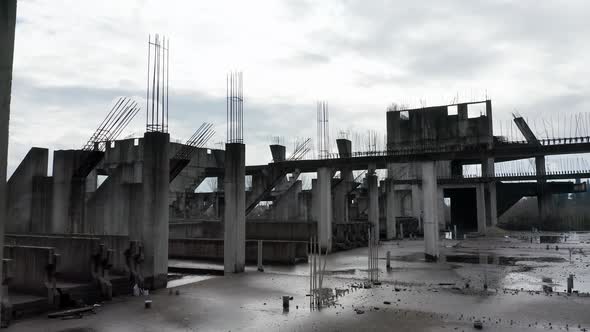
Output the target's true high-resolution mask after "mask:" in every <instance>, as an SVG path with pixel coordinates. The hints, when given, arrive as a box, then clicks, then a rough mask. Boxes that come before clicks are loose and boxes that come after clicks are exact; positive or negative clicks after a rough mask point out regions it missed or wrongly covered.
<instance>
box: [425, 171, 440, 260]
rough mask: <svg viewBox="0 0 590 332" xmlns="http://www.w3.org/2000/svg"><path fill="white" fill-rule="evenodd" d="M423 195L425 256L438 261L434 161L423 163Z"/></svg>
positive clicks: (436, 190) (436, 193) (436, 192)
mask: <svg viewBox="0 0 590 332" xmlns="http://www.w3.org/2000/svg"><path fill="white" fill-rule="evenodd" d="M422 197H423V203H424V245H425V251H424V256H425V257H426V259H427V260H434V261H436V260H437V259H438V256H439V248H438V237H439V235H438V202H439V199H438V189H437V181H436V168H435V164H434V162H433V161H427V162H423V163H422Z"/></svg>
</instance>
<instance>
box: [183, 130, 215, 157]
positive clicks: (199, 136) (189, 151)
mask: <svg viewBox="0 0 590 332" xmlns="http://www.w3.org/2000/svg"><path fill="white" fill-rule="evenodd" d="M211 128H213V124H211V123H207V122H204V123H203V124H201V126H200V127H199V129H197V130H196V131H195V132H194V134H193V135H192V136H191V137H190V138H189V139H188V140H187V141H186V143H185V144H184V145H183V146H182V148H180V149H179V150H178V152H176V154H175V155H174V157H173V159H187V160H190V159H191V157H192V155H193V154H194V153H195V151H196V150H197V149H198V148H202V147H204V146H205V144H207V142H209V140H210V139H211V137H213V135H215V130H213V129H211Z"/></svg>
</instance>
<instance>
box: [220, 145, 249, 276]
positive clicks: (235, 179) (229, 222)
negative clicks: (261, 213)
mask: <svg viewBox="0 0 590 332" xmlns="http://www.w3.org/2000/svg"><path fill="white" fill-rule="evenodd" d="M224 181H225V182H224V187H225V214H224V228H225V233H224V241H223V266H224V271H225V273H240V272H244V266H245V262H246V145H244V144H240V143H228V144H226V145H225V179H224Z"/></svg>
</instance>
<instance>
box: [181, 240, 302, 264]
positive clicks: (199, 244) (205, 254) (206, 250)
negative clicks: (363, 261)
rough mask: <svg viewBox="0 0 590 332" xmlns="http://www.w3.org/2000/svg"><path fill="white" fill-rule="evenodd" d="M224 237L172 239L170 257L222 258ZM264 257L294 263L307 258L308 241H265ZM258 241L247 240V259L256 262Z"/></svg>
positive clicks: (278, 261)
mask: <svg viewBox="0 0 590 332" xmlns="http://www.w3.org/2000/svg"><path fill="white" fill-rule="evenodd" d="M223 242H224V241H223V240H222V239H171V240H170V247H169V254H170V258H184V259H208V260H221V259H223V257H224V245H223ZM262 249H263V250H262V259H263V261H266V262H276V263H283V264H294V263H295V262H296V261H297V260H305V259H306V258H307V242H296V241H263V245H262ZM257 250H258V241H246V244H245V252H244V254H245V260H247V261H249V262H256V260H257Z"/></svg>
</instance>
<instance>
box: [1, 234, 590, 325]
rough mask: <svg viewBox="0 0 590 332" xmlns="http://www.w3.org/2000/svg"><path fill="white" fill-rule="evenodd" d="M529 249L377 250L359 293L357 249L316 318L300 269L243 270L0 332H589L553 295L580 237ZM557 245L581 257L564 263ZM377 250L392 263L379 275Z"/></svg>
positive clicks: (574, 307) (575, 309)
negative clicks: (338, 292)
mask: <svg viewBox="0 0 590 332" xmlns="http://www.w3.org/2000/svg"><path fill="white" fill-rule="evenodd" d="M535 241H536V240H535V238H534V239H533V243H530V239H528V238H527V234H525V233H522V234H515V233H512V234H510V235H509V237H503V236H501V237H496V238H493V239H491V238H479V239H470V240H466V241H460V242H457V241H441V245H442V246H443V247H442V248H441V253H442V254H443V255H441V257H444V258H443V261H442V262H438V263H426V262H424V259H423V254H421V252H422V250H423V245H424V244H423V242H422V241H421V240H415V241H408V240H404V241H400V242H399V244H398V242H385V243H383V244H382V245H381V247H380V280H382V284H381V285H377V286H373V287H372V288H369V289H364V288H360V287H359V286H360V285H361V284H362V283H363V281H364V278H365V277H366V263H367V257H366V249H365V248H360V249H356V250H351V251H347V252H340V253H336V254H333V255H330V256H329V258H328V265H327V266H328V267H327V270H328V271H329V273H328V274H327V276H326V279H325V281H324V283H325V284H326V287H329V288H337V289H347V290H348V291H349V292H348V293H346V294H345V295H343V296H341V297H339V298H337V299H336V301H335V304H334V305H333V306H331V307H328V308H324V309H322V310H320V311H318V310H315V311H313V310H310V309H309V298H308V297H306V296H305V295H306V294H307V293H308V291H309V279H308V278H307V275H306V274H307V268H308V266H307V264H299V265H297V266H295V267H287V266H266V267H265V271H266V272H264V273H260V272H255V271H253V270H252V269H251V268H248V269H247V272H246V273H244V274H238V275H233V276H229V277H212V276H209V277H206V278H199V277H196V279H195V280H200V281H198V282H195V283H191V284H187V285H183V286H178V287H175V288H174V290H178V291H179V295H174V292H173V294H172V295H170V294H169V290H167V289H164V290H160V291H157V292H154V293H152V294H151V295H150V296H149V298H150V299H151V300H153V304H152V306H153V307H152V309H144V304H143V301H144V300H145V299H146V298H145V297H123V298H117V299H115V300H113V301H111V302H110V303H106V304H105V305H104V306H102V307H101V308H99V309H98V310H97V314H96V315H90V316H85V317H84V318H81V319H74V320H50V319H47V318H45V317H38V318H34V319H29V320H25V321H21V322H17V323H15V324H14V325H12V326H11V327H10V328H9V329H8V330H7V331H63V330H66V329H74V328H79V329H87V330H94V331H251V330H252V331H255V330H271V331H278V330H281V331H360V330H363V331H377V330H393V331H395V330H398V331H462V330H463V331H471V330H473V320H475V319H480V320H482V321H483V324H484V329H485V330H489V331H536V330H550V329H552V330H553V329H554V330H566V327H567V330H569V331H581V330H582V329H583V328H588V327H590V317H589V316H588V315H587V310H588V308H589V307H590V297H588V296H587V295H586V294H573V295H569V296H568V295H566V294H564V293H563V289H562V288H563V284H564V283H565V277H566V275H569V274H570V273H572V274H575V276H576V277H575V279H576V282H575V289H578V290H580V291H583V290H585V289H587V287H588V281H589V278H588V265H590V258H588V257H587V254H588V252H590V237H589V236H588V235H587V234H581V235H578V236H577V237H576V239H575V240H572V239H570V242H569V243H568V244H566V243H558V244H557V245H559V246H562V247H560V248H559V250H555V248H554V247H553V248H550V250H547V249H546V244H545V243H535ZM554 245H555V244H550V246H554ZM566 246H572V247H576V248H578V249H582V252H580V253H579V254H574V255H573V260H572V263H570V261H569V250H566V249H563V248H565V247H566ZM387 250H389V251H391V252H392V255H393V257H395V258H394V260H393V261H392V269H391V270H389V271H387V270H386V269H385V261H384V257H385V252H386V251H387ZM474 256H476V257H477V260H476V259H474V258H473V257H474ZM457 257H461V258H459V259H457ZM480 257H485V258H480ZM487 257H492V258H487ZM496 257H497V258H496ZM445 258H446V260H447V261H446V262H445V261H444V259H445ZM449 260H451V261H453V262H449ZM479 262H481V263H482V264H480V263H479ZM484 262H485V264H483V263H484ZM494 262H496V264H494ZM176 263H177V264H178V263H179V262H176ZM187 264H188V263H187ZM192 264H198V263H194V262H193V263H192ZM562 279H563V280H562ZM180 280H182V279H180ZM484 283H486V284H487V286H488V288H487V290H484V288H483V285H484ZM466 284H469V288H466ZM549 284H553V289H554V291H559V292H561V293H556V292H553V293H550V294H546V293H544V292H543V291H542V289H543V287H542V286H543V285H549ZM521 288H522V290H521ZM527 290H528V291H527ZM584 292H585V291H584ZM283 295H289V296H293V300H292V301H291V303H290V310H289V312H284V311H283V308H282V296H283ZM385 303H389V304H385ZM355 309H357V310H356V311H355ZM357 312H360V313H357ZM578 325H579V326H580V328H578Z"/></svg>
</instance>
